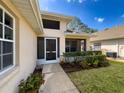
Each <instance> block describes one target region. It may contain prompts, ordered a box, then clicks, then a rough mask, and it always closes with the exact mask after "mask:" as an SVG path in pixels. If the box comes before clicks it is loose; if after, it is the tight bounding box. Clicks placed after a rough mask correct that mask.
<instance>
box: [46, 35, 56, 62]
mask: <svg viewBox="0 0 124 93" xmlns="http://www.w3.org/2000/svg"><path fill="white" fill-rule="evenodd" d="M47 39H54V40H56V51H54V52H56V59H55V60H49V61H47V60H46V40H47ZM57 43H58V42H57V38H51V37H50V38H49V37H46V38H45V39H44V48H45V49H44V53H45V54H44V58H45V63H46V64H48V63H57V62H58V60H57V59H58V57H57V55H58V49H57V48H58V47H57Z"/></svg>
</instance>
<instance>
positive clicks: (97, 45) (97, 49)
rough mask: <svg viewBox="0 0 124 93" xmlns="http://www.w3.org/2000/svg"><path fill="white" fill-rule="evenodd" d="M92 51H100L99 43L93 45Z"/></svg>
mask: <svg viewBox="0 0 124 93" xmlns="http://www.w3.org/2000/svg"><path fill="white" fill-rule="evenodd" d="M94 50H95V51H99V50H101V43H94Z"/></svg>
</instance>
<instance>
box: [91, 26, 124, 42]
mask: <svg viewBox="0 0 124 93" xmlns="http://www.w3.org/2000/svg"><path fill="white" fill-rule="evenodd" d="M117 38H124V25H120V26H116V27H113V28H110V29H107V30H104V31H99V32H96V33H93V34H92V35H91V38H90V41H101V40H108V39H117Z"/></svg>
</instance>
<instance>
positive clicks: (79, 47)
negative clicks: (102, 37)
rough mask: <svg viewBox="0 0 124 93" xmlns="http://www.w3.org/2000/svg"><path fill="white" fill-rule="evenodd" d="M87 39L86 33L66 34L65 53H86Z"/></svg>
mask: <svg viewBox="0 0 124 93" xmlns="http://www.w3.org/2000/svg"><path fill="white" fill-rule="evenodd" d="M88 38H89V35H88V34H86V33H81V34H79V33H66V35H65V52H75V51H86V50H87V43H88Z"/></svg>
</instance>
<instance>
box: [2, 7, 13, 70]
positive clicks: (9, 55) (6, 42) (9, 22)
mask: <svg viewBox="0 0 124 93" xmlns="http://www.w3.org/2000/svg"><path fill="white" fill-rule="evenodd" d="M13 37H14V18H13V17H12V16H11V15H10V14H9V13H8V12H7V11H6V10H5V9H4V8H2V7H0V72H2V71H5V70H6V69H8V68H10V67H12V66H14V47H15V46H14V45H15V43H14V38H13Z"/></svg>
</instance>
